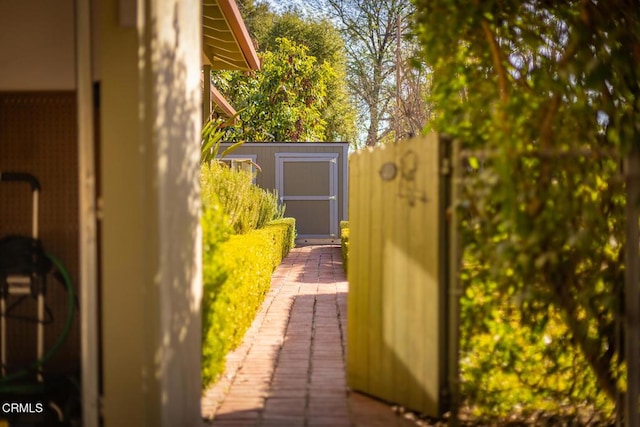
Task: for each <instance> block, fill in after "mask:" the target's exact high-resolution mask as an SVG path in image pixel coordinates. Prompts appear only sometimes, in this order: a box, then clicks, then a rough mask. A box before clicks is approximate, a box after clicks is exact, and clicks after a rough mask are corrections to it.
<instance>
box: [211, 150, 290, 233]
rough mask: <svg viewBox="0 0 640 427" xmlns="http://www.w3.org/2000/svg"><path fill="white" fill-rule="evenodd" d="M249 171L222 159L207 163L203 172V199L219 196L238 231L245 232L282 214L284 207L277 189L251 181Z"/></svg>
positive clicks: (234, 229) (232, 225) (231, 222)
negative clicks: (271, 189) (235, 168)
mask: <svg viewBox="0 0 640 427" xmlns="http://www.w3.org/2000/svg"><path fill="white" fill-rule="evenodd" d="M251 180H252V175H251V174H250V173H248V172H244V171H238V170H233V169H231V168H229V167H228V166H227V165H224V164H222V163H220V162H211V164H204V165H203V166H202V169H201V173H200V182H201V187H202V199H203V200H208V199H212V198H217V199H218V200H219V202H220V204H221V206H222V209H223V210H224V212H225V213H226V214H227V217H228V222H229V225H230V226H231V228H232V229H233V231H234V232H235V233H238V234H244V233H247V232H249V231H251V230H255V229H257V228H261V227H263V226H264V225H265V224H266V223H267V222H269V221H272V220H274V219H278V218H282V215H283V213H284V208H283V207H282V206H281V205H280V204H279V203H278V197H277V195H276V194H275V192H270V191H267V190H263V189H261V188H259V187H257V186H255V185H253V184H252V182H251Z"/></svg>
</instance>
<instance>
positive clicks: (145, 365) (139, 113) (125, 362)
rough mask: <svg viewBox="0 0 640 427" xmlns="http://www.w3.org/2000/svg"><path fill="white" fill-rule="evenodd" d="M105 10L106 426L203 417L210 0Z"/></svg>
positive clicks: (150, 0)
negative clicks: (202, 224)
mask: <svg viewBox="0 0 640 427" xmlns="http://www.w3.org/2000/svg"><path fill="white" fill-rule="evenodd" d="M121 4H122V2H120V1H118V0H105V1H103V2H102V4H101V6H102V10H101V15H102V19H101V30H102V34H101V44H102V48H101V53H102V55H101V58H100V63H101V70H100V74H101V76H102V105H101V108H102V115H101V129H102V133H101V140H102V150H101V169H102V176H101V178H102V188H103V206H104V208H103V214H102V217H103V220H102V224H103V225H102V227H103V228H102V231H103V246H102V271H103V276H102V283H103V299H102V310H103V349H104V351H103V379H104V384H103V386H104V387H103V388H104V421H105V425H106V426H121V425H136V426H177V425H180V426H190V425H196V424H199V423H201V421H200V395H201V376H200V375H201V374H200V356H201V343H200V328H201V321H200V295H201V288H202V286H201V265H200V263H201V256H200V255H201V249H200V246H199V245H200V243H199V241H200V238H199V237H200V230H199V210H200V207H199V187H198V160H199V138H198V136H199V128H200V127H201V112H200V108H201V104H200V102H201V95H200V56H199V55H200V2H199V1H197V0H183V1H177V0H143V1H138V10H137V17H134V18H137V19H134V22H137V24H136V25H135V26H134V27H131V26H130V25H127V24H128V22H123V21H122V20H121V17H120V15H119V12H120V10H119V6H120V5H121Z"/></svg>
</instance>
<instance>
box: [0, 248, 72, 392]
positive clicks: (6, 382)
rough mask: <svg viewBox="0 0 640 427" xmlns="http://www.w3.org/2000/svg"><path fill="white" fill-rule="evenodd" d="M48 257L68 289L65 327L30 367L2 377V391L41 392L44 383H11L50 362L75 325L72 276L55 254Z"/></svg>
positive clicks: (0, 380)
mask: <svg viewBox="0 0 640 427" xmlns="http://www.w3.org/2000/svg"><path fill="white" fill-rule="evenodd" d="M46 256H47V258H48V259H49V261H51V263H52V264H53V265H54V266H55V268H56V269H57V270H58V273H60V275H61V276H62V282H63V285H64V287H65V289H66V291H67V318H66V320H65V323H64V327H63V329H62V332H61V333H60V335H58V338H57V339H56V341H55V343H54V344H53V346H51V348H50V349H49V350H48V351H47V352H46V353H45V354H44V355H43V356H42V357H41V358H40V359H38V360H36V361H35V362H33V363H32V364H31V365H29V366H28V367H26V368H24V369H22V370H19V371H17V372H14V373H12V374H9V375H7V376H5V377H3V378H0V393H25V394H29V393H39V392H42V391H43V390H44V388H45V387H44V384H42V383H35V384H11V382H12V381H14V380H16V379H20V378H23V377H25V376H27V375H28V374H29V372H31V371H33V370H37V369H38V368H40V367H41V366H43V365H44V364H45V363H46V362H48V361H49V360H50V359H51V358H52V357H53V356H54V355H55V354H56V353H57V352H58V351H59V350H60V347H62V344H64V342H65V341H66V339H67V337H68V336H69V332H70V331H71V326H72V325H73V318H74V313H75V292H74V290H73V283H72V282H71V277H70V276H69V272H68V271H67V270H66V269H65V268H64V266H63V265H62V263H61V262H60V260H58V259H57V258H56V257H55V256H53V255H52V254H50V253H47V254H46Z"/></svg>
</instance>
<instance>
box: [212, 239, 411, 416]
mask: <svg viewBox="0 0 640 427" xmlns="http://www.w3.org/2000/svg"><path fill="white" fill-rule="evenodd" d="M347 289H348V285H347V281H346V278H345V275H344V272H343V269H342V260H341V254H340V247H337V246H303V247H299V248H295V249H294V250H292V252H291V253H290V254H289V256H287V258H286V259H285V260H284V261H283V263H282V264H281V265H280V267H279V268H278V269H277V270H276V271H275V273H274V274H273V279H272V284H271V291H270V292H269V293H268V294H267V296H266V299H265V301H264V303H263V305H262V307H261V309H260V312H259V313H258V316H257V317H256V320H255V321H254V323H253V325H252V326H251V328H250V330H249V331H248V332H247V335H246V336H245V340H244V343H243V344H242V345H241V346H240V347H239V348H238V349H237V350H236V351H234V352H233V353H232V354H230V355H229V356H228V358H227V370H226V373H225V375H224V377H223V378H222V379H221V380H220V381H219V382H218V383H217V384H216V385H215V386H214V387H213V388H211V389H210V390H208V391H207V393H206V394H205V396H204V397H203V401H202V407H203V416H204V418H205V419H208V420H212V425H213V426H214V427H226V426H265V427H289V426H291V427H294V426H301V427H302V426H304V427H314V426H327V427H343V426H345V427H346V426H363V427H377V426H380V427H392V426H412V425H416V424H415V423H413V422H410V421H409V420H406V419H404V418H401V417H398V416H396V414H395V413H394V412H393V411H392V410H391V408H390V407H389V406H387V405H384V404H382V403H380V402H378V401H376V400H373V399H369V398H367V397H365V396H362V395H360V394H358V393H353V392H349V390H348V389H347V385H346V380H345V369H344V355H345V345H346V341H345V338H346V337H345V333H346V315H347V312H346V303H347Z"/></svg>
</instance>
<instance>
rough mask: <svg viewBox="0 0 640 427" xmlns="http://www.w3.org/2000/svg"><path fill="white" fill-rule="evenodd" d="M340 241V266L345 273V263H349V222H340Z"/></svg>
mask: <svg viewBox="0 0 640 427" xmlns="http://www.w3.org/2000/svg"><path fill="white" fill-rule="evenodd" d="M340 241H341V242H342V266H343V267H344V272H345V273H346V272H347V261H349V221H340Z"/></svg>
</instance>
